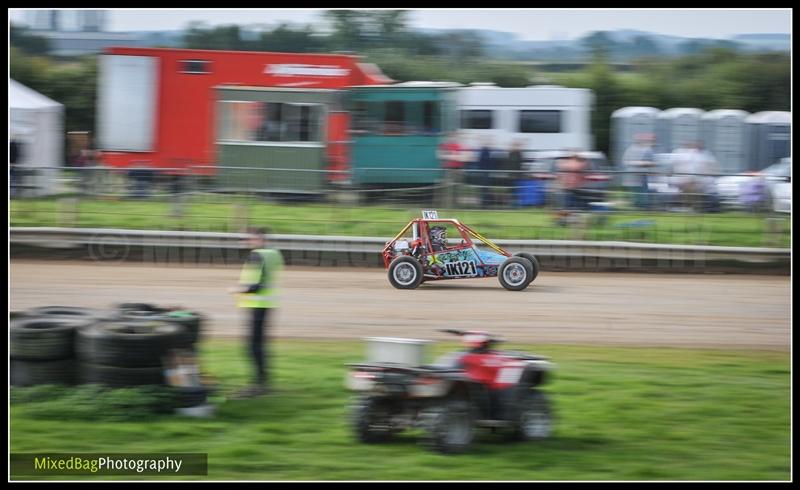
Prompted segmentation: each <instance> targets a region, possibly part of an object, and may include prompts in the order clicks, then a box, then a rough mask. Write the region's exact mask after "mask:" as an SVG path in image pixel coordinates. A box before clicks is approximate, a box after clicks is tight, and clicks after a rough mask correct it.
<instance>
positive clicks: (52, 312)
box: [25, 306, 108, 325]
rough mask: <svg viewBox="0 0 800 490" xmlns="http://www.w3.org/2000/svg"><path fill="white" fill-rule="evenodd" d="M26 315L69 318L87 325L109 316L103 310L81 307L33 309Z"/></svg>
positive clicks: (42, 307) (43, 307)
mask: <svg viewBox="0 0 800 490" xmlns="http://www.w3.org/2000/svg"><path fill="white" fill-rule="evenodd" d="M25 313H26V314H27V315H28V316H30V317H40V318H68V319H73V320H76V321H82V322H84V323H85V324H87V325H90V324H93V323H97V322H98V321H100V320H104V319H107V318H108V314H107V313H104V312H103V311H101V310H95V309H92V308H82V307H79V306H41V307H39V308H32V309H30V310H28V311H26V312H25Z"/></svg>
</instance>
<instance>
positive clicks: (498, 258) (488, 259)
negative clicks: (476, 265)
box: [477, 250, 507, 265]
mask: <svg viewBox="0 0 800 490" xmlns="http://www.w3.org/2000/svg"><path fill="white" fill-rule="evenodd" d="M477 252H478V256H479V257H480V258H481V261H482V262H483V263H484V264H486V265H500V264H502V263H503V262H504V261H505V260H506V259H507V257H506V256H505V255H501V254H499V253H496V252H490V251H488V250H477Z"/></svg>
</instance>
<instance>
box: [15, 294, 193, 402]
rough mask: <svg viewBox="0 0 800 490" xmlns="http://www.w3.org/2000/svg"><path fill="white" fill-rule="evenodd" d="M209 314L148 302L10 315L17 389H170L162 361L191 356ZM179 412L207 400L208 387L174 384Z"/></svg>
mask: <svg viewBox="0 0 800 490" xmlns="http://www.w3.org/2000/svg"><path fill="white" fill-rule="evenodd" d="M203 321H204V317H203V316H202V315H201V314H199V313H197V312H192V311H185V310H176V309H170V308H161V307H158V306H155V305H151V304H148V303H123V304H120V305H117V306H116V307H115V308H114V309H113V310H110V311H102V310H93V309H88V308H78V307H70V306H45V307H40V308H32V309H30V310H24V311H13V312H10V313H9V337H10V346H9V347H10V349H9V353H10V357H11V363H10V377H11V384H12V385H13V386H32V385H39V384H76V383H98V384H102V385H106V386H109V387H124V386H141V385H166V379H165V375H164V359H165V357H167V356H168V355H169V353H171V352H174V351H175V350H176V349H177V350H187V351H192V352H193V351H194V350H195V344H196V342H197V341H198V339H199V335H200V329H201V325H202V323H203ZM171 388H172V391H173V393H174V394H175V403H176V404H177V406H178V407H191V406H195V405H197V404H202V403H204V402H205V400H206V397H207V394H208V388H207V387H171Z"/></svg>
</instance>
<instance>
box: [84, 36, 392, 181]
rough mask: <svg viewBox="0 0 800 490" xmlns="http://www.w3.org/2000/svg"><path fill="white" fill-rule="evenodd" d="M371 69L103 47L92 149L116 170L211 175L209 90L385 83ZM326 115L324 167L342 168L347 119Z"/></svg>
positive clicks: (318, 59) (277, 56) (344, 59)
mask: <svg viewBox="0 0 800 490" xmlns="http://www.w3.org/2000/svg"><path fill="white" fill-rule="evenodd" d="M390 82H391V80H390V79H389V78H387V77H386V76H384V75H383V74H382V73H381V72H380V70H379V69H378V68H377V67H375V66H374V65H369V64H366V63H361V62H360V59H359V57H357V56H351V55H341V54H302V53H266V52H252V51H207V50H193V49H162V48H131V47H118V48H109V49H107V50H106V52H105V54H104V55H102V56H101V57H100V73H99V83H98V109H97V146H98V148H99V149H100V150H102V151H103V155H104V158H103V160H104V161H105V162H106V163H107V164H109V165H112V166H115V167H147V168H156V169H157V168H188V167H190V166H191V167H205V168H201V169H195V171H196V172H198V173H203V174H213V173H214V165H215V164H216V163H217V161H218V160H217V149H216V145H215V135H216V132H217V128H216V127H215V126H216V125H219V124H220V122H219V121H220V120H219V119H218V118H217V115H215V113H214V112H215V110H216V109H215V108H216V105H215V101H216V94H215V90H216V88H218V87H234V86H242V87H262V88H263V87H272V88H275V89H287V90H288V89H294V90H303V91H308V92H311V91H314V90H315V89H327V90H330V89H343V88H345V87H348V86H351V85H372V84H385V83H390ZM330 109H331V110H329V111H327V120H326V121H324V124H325V125H326V128H325V131H324V134H325V144H326V154H327V157H328V161H329V162H330V166H331V167H332V168H334V169H342V168H344V163H345V161H346V146H345V145H344V144H343V143H342V140H344V139H346V136H347V130H348V127H347V126H348V125H349V117H348V116H347V114H346V113H343V112H341V110H336V108H330Z"/></svg>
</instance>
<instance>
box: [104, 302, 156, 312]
mask: <svg viewBox="0 0 800 490" xmlns="http://www.w3.org/2000/svg"><path fill="white" fill-rule="evenodd" d="M116 309H117V311H119V312H126V311H144V312H150V313H164V312H165V311H167V310H166V308H161V307H159V306H156V305H154V304H151V303H119V304H118V305H116Z"/></svg>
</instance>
